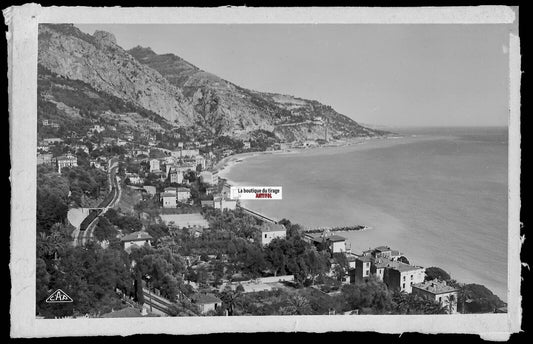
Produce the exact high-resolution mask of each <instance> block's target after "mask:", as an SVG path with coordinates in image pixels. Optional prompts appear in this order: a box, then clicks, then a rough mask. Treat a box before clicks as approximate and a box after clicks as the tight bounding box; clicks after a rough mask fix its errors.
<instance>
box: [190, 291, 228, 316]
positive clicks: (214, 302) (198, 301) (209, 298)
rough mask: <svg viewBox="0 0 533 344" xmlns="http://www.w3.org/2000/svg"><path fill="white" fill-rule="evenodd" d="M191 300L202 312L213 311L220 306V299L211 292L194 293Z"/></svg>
mask: <svg viewBox="0 0 533 344" xmlns="http://www.w3.org/2000/svg"><path fill="white" fill-rule="evenodd" d="M191 300H192V302H193V303H194V304H195V305H197V306H198V308H199V309H200V313H202V314H206V313H208V312H211V311H213V312H214V311H216V310H217V309H219V308H220V307H221V306H222V300H220V299H219V298H218V297H216V296H215V295H213V294H195V295H194V296H193V297H192V298H191Z"/></svg>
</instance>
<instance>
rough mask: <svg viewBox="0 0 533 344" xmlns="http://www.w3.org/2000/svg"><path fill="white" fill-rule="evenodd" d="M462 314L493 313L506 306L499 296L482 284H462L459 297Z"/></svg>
mask: <svg viewBox="0 0 533 344" xmlns="http://www.w3.org/2000/svg"><path fill="white" fill-rule="evenodd" d="M458 299H459V302H458V304H459V305H460V306H461V312H462V313H492V312H494V310H495V309H497V308H500V307H503V306H505V302H503V301H502V300H501V299H500V298H499V297H498V296H496V295H494V294H493V293H492V292H491V291H490V290H489V289H488V288H487V287H485V286H483V285H481V284H475V283H472V284H462V285H460V288H459V295H458Z"/></svg>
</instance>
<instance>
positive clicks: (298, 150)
mask: <svg viewBox="0 0 533 344" xmlns="http://www.w3.org/2000/svg"><path fill="white" fill-rule="evenodd" d="M407 138H413V139H415V138H420V137H416V136H412V135H409V136H407V135H394V136H392V135H389V136H375V137H364V138H353V139H348V140H338V141H334V142H330V143H329V144H327V145H321V146H314V147H291V148H287V149H283V150H275V151H260V152H245V153H239V154H234V155H230V156H227V157H225V158H223V159H222V160H220V161H219V162H218V163H217V164H216V165H215V166H214V167H213V173H216V174H218V176H219V177H221V178H224V179H226V181H227V183H228V184H229V185H234V184H237V183H236V182H234V181H231V180H229V179H228V178H227V175H228V174H229V173H230V171H231V169H232V168H233V167H234V166H235V165H237V164H239V163H240V162H242V161H244V160H246V159H250V158H253V157H256V156H261V155H270V154H272V155H274V154H275V155H286V154H302V153H308V152H322V151H324V150H326V149H334V148H341V147H351V146H356V145H363V144H366V143H370V142H376V141H385V140H386V142H389V143H400V142H398V141H399V140H400V139H407ZM396 140H398V141H396ZM393 141H396V142H393Z"/></svg>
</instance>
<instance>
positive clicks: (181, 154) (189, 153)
mask: <svg viewBox="0 0 533 344" xmlns="http://www.w3.org/2000/svg"><path fill="white" fill-rule="evenodd" d="M171 155H172V156H173V157H176V158H185V157H195V156H197V155H200V151H199V150H198V149H178V150H177V151H173V152H172V153H171Z"/></svg>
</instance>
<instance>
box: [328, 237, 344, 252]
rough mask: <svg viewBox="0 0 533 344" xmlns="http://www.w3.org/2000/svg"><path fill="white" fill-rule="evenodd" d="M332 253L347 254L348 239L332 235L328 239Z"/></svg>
mask: <svg viewBox="0 0 533 344" xmlns="http://www.w3.org/2000/svg"><path fill="white" fill-rule="evenodd" d="M326 242H327V245H328V249H329V250H330V252H331V253H341V252H346V238H345V237H342V236H340V235H330V236H329V237H327V238H326Z"/></svg>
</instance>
